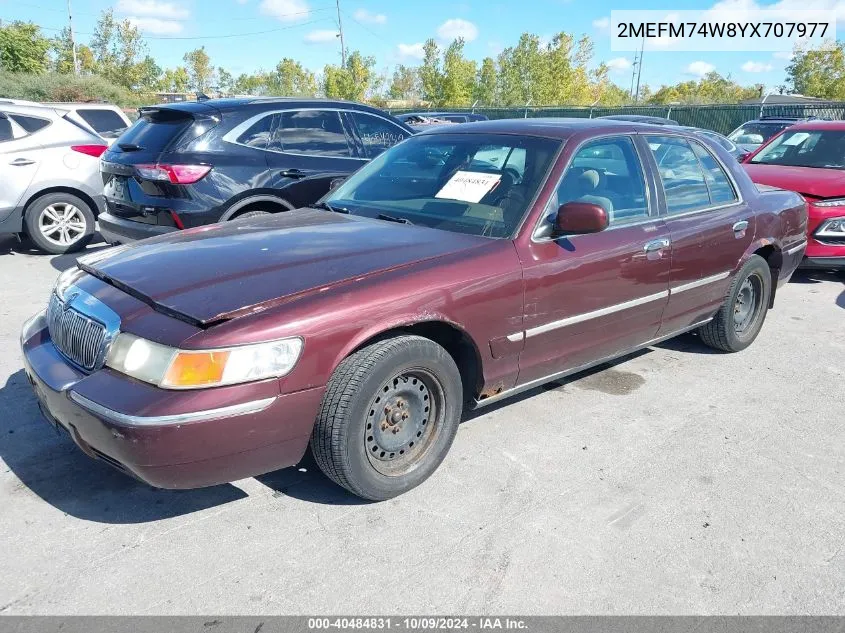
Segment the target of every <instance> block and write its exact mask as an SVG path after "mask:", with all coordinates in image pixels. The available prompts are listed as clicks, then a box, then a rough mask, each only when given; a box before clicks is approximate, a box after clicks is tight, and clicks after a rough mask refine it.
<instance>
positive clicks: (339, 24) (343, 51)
mask: <svg viewBox="0 0 845 633" xmlns="http://www.w3.org/2000/svg"><path fill="white" fill-rule="evenodd" d="M68 2H70V0H68ZM335 5H336V6H337V28H338V29H339V30H340V34H339V36H338V37H340V60H341V64H342V65H343V68H346V46H345V45H344V43H343V22H342V21H341V19H340V0H335Z"/></svg>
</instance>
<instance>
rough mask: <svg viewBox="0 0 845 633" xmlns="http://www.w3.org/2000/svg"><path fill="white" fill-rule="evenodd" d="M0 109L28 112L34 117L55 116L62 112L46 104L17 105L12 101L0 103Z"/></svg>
mask: <svg viewBox="0 0 845 633" xmlns="http://www.w3.org/2000/svg"><path fill="white" fill-rule="evenodd" d="M0 110H3V112H7V113H10V114H28V115H31V116H34V117H41V118H44V117H51V118H57V117H59V116H61V114H63V113H62V112H61V111H60V109H58V108H56V107H54V106H47V105H40V104H39V105H17V104H13V103H0Z"/></svg>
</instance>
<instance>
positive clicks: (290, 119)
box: [270, 110, 351, 157]
mask: <svg viewBox="0 0 845 633" xmlns="http://www.w3.org/2000/svg"><path fill="white" fill-rule="evenodd" d="M270 149H271V150H274V151H277V152H290V153H294V154H309V155H314V156H330V157H348V156H351V152H350V149H349V143H348V140H347V137H346V132H344V130H343V125H342V124H341V122H340V113H339V112H337V111H334V110H298V111H289V112H282V113H281V115H280V117H279V123H278V125H277V127H276V129H275V130H274V132H273V136H272V138H271V141H270Z"/></svg>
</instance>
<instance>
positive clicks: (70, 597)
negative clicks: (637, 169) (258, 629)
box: [0, 237, 845, 615]
mask: <svg viewBox="0 0 845 633" xmlns="http://www.w3.org/2000/svg"><path fill="white" fill-rule="evenodd" d="M93 248H102V245H100V246H93V247H89V250H91V249H93ZM73 263H74V258H73V257H72V256H58V257H51V256H48V255H40V254H35V253H33V252H31V251H29V250H28V249H26V248H25V247H22V246H21V245H19V244H18V243H17V242H16V241H15V240H14V239H12V238H8V237H5V238H4V237H0V275H2V287H3V291H2V301H0V578H2V581H0V614H209V613H214V614H318V613H320V614H321V613H329V612H330V613H342V614H361V615H370V614H421V613H425V614H485V613H518V614H526V615H527V614H845V538H843V536H845V336H844V335H845V327H843V326H845V283H843V282H845V277H843V276H836V275H833V274H829V273H801V272H799V273H798V274H797V275H796V276H795V278H794V280H793V281H792V282H791V283H789V284H788V285H787V286H786V287H784V288H783V289H782V290H781V291H780V292H779V294H778V298H777V304H776V307H775V310H774V311H772V312H770V313H769V316H768V319H767V321H766V324H765V325H764V327H763V331H762V333H761V334H760V336H759V338H758V339H757V341H756V342H755V343H754V345H753V346H752V347H751V348H749V349H748V350H746V351H744V352H742V353H739V354H720V353H715V352H713V351H712V350H710V349H709V348H706V347H704V346H703V345H702V344H700V343H699V342H698V340H697V338H696V337H695V336H693V335H686V336H683V337H680V338H677V339H673V340H670V341H667V342H665V343H662V344H660V345H659V346H657V347H654V348H650V349H649V350H647V351H644V352H641V353H639V354H637V355H635V356H632V357H629V358H626V359H623V360H622V361H619V362H617V363H615V364H613V365H612V366H604V367H601V368H599V369H597V370H595V371H591V372H588V373H586V374H581V375H578V376H575V377H572V378H571V379H567V380H564V381H560V382H558V383H553V384H550V385H546V386H545V387H544V388H541V389H536V390H534V391H532V392H530V393H527V394H525V395H523V396H520V397H518V398H516V399H515V400H511V401H507V402H503V403H502V404H500V405H497V406H494V407H491V408H490V409H486V410H482V411H480V412H478V413H477V414H472V415H469V416H467V419H466V420H465V421H464V423H463V424H462V426H461V428H460V430H459V432H458V435H457V439H456V440H455V444H454V446H453V447H452V450H451V453H450V454H449V456H448V457H447V458H446V461H445V462H444V463H443V465H442V466H441V467H440V469H439V470H438V471H437V472H436V473H435V474H434V476H432V478H431V479H429V480H428V481H427V482H426V483H425V484H423V485H422V486H420V487H419V488H417V489H415V490H413V491H411V492H410V493H408V494H405V495H403V496H401V497H399V498H397V499H394V500H391V501H388V502H384V503H364V502H362V501H360V500H359V499H357V498H355V497H353V496H351V495H349V494H347V493H346V492H344V491H343V490H341V489H339V488H337V487H335V486H334V485H333V484H332V483H330V482H329V481H328V480H327V479H326V478H325V477H323V476H322V474H320V472H319V471H318V470H317V469H316V467H315V466H314V464H313V462H312V461H310V460H306V461H305V462H304V463H303V464H301V465H300V467H299V468H290V469H286V470H282V471H278V472H274V473H270V474H268V475H264V476H261V477H258V478H255V479H247V480H243V481H238V482H234V483H232V484H227V485H223V486H218V487H215V488H209V489H203V490H195V491H165V490H154V489H151V488H149V487H148V486H146V485H144V484H141V483H138V482H136V481H134V480H132V479H129V478H127V477H126V476H124V475H122V474H120V473H119V472H116V471H114V470H112V469H110V468H109V467H108V466H106V465H104V464H102V463H99V462H95V461H93V460H91V459H89V458H88V457H86V456H85V455H84V454H83V453H82V452H80V451H79V450H78V449H77V448H76V447H75V446H74V445H73V444H72V442H71V441H70V439H69V438H67V437H60V436H58V435H56V434H55V433H54V432H53V431H52V430H51V428H50V427H49V426H48V425H47V424H46V423H45V422H44V421H43V420H42V419H41V416H40V414H39V411H38V407H37V405H36V400H35V397H34V396H33V394H32V392H31V390H30V387H29V385H28V383H27V380H26V377H25V375H24V372H23V370H22V368H21V356H20V350H19V345H18V334H19V331H20V326H21V324H22V323H23V321H24V320H25V319H26V318H27V317H29V316H30V315H31V314H33V313H35V312H36V311H38V310H39V309H41V308H42V307H43V306H44V305H45V303H46V300H47V297H48V293H49V291H50V288H51V286H52V284H53V282H54V280H55V278H56V276H57V275H58V273H59V271H60V270H62V269H64V268H66V267H68V266H71V265H73Z"/></svg>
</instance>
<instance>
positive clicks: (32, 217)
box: [24, 192, 96, 255]
mask: <svg viewBox="0 0 845 633" xmlns="http://www.w3.org/2000/svg"><path fill="white" fill-rule="evenodd" d="M51 213H52V214H53V215H52V216H51V215H50V214H51ZM56 213H60V214H61V213H66V214H67V218H68V223H67V224H65V225H64V227H63V228H64V230H63V228H61V223H60V222H55V221H53V220H52V217H54V216H55V215H56ZM60 217H65V216H64V215H60ZM71 220H73V221H72V222H71ZM95 223H96V219H95V217H94V211H93V209H91V207H90V206H88V203H86V202H85V201H84V200H82V198H80V197H78V196H75V195H73V194H70V193H64V192H59V193H48V194H47V195H44V196H41V197H40V198H36V199H35V200H33V201H32V202H31V203H30V204H29V206H28V207H27V208H26V211H24V227H25V229H26V234H27V236H29V239H30V240H32V242H33V243H34V244H35V245H36V246H37V247H38V248H39V249H41V250H42V251H45V252H47V253H50V254H52V255H62V254H63V253H73V252H75V251H79V250H82V249H83V248H85V247H86V246H88V244H89V243H90V242H91V240H92V239H93V237H94V231H95V230H96V224H95ZM50 227H57V228H56V230H55V232H53V233H51V234H45V230H48V229H49V228H50ZM65 237H67V240H65ZM63 242H66V243H63Z"/></svg>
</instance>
